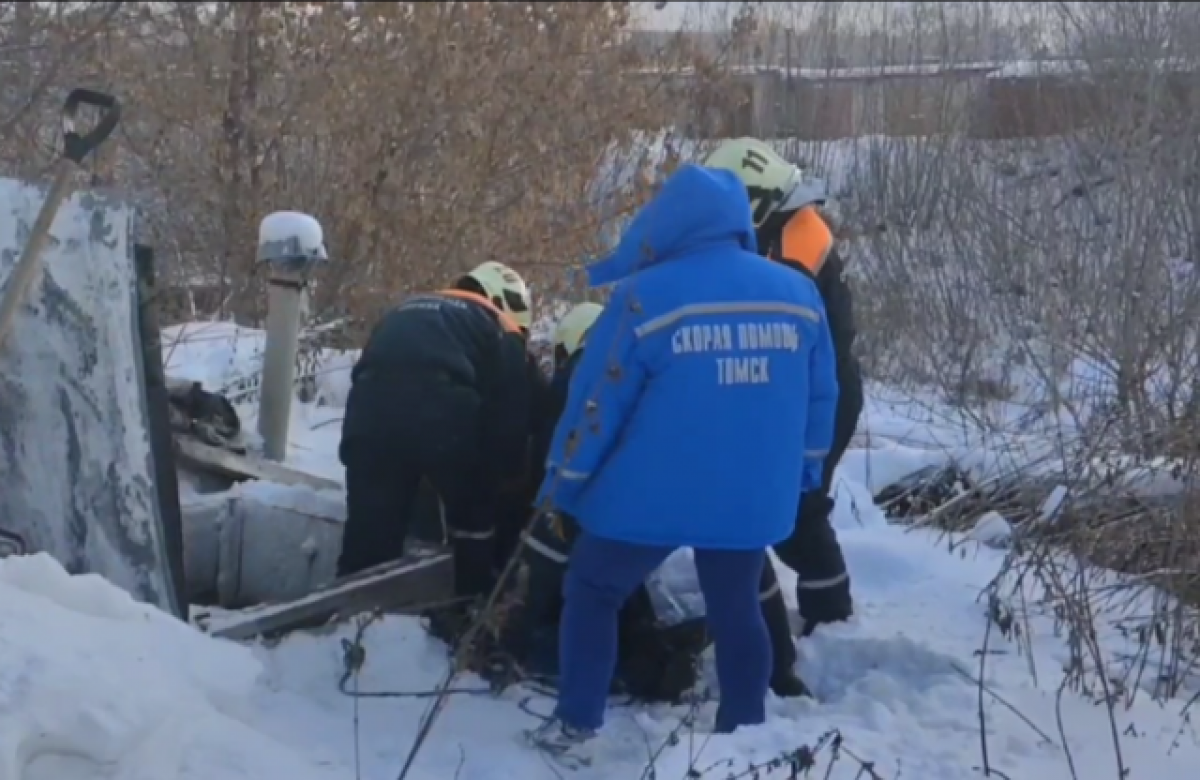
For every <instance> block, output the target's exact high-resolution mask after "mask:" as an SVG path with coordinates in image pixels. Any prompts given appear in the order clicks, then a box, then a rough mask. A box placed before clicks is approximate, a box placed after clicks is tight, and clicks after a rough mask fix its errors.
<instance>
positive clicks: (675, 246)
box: [587, 165, 758, 287]
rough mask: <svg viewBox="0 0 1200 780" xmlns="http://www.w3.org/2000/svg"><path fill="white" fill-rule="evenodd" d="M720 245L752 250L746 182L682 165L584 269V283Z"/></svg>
mask: <svg viewBox="0 0 1200 780" xmlns="http://www.w3.org/2000/svg"><path fill="white" fill-rule="evenodd" d="M720 244H736V245H737V246H739V247H740V248H742V249H744V250H746V251H747V252H752V253H753V252H757V251H758V247H757V244H756V243H755V240H754V219H753V216H752V215H751V213H750V199H749V197H748V196H747V195H746V185H745V184H742V182H741V180H740V179H738V177H737V176H734V175H733V174H732V173H730V172H729V171H722V170H716V169H713V168H702V167H700V166H699V165H684V166H683V167H681V168H680V169H679V170H677V171H676V172H675V173H674V175H672V176H671V178H669V179H667V180H666V182H664V183H663V186H662V189H661V190H659V191H658V194H657V195H655V196H654V198H653V199H651V200H650V202H649V203H647V204H646V205H645V206H642V209H641V211H639V212H638V214H637V216H636V217H634V219H633V222H632V223H630V225H629V229H628V230H626V231H625V235H624V236H622V237H621V243H620V244H619V245H618V246H617V250H616V251H615V252H613V253H612V254H611V255H609V256H608V257H606V258H605V259H603V260H600V261H598V262H596V263H593V264H591V265H589V266H588V267H587V274H588V286H590V287H599V286H601V285H605V284H611V283H613V282H617V281H620V280H621V279H624V278H625V277H627V276H629V275H630V274H632V273H634V272H635V271H640V270H642V269H644V268H647V267H649V266H652V265H656V264H658V263H663V262H668V261H670V260H674V259H677V258H679V257H682V256H684V255H687V254H689V253H693V252H696V251H697V250H702V249H706V248H709V247H712V246H717V245H720Z"/></svg>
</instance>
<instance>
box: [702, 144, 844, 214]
mask: <svg viewBox="0 0 1200 780" xmlns="http://www.w3.org/2000/svg"><path fill="white" fill-rule="evenodd" d="M704 165H705V167H707V168H720V169H722V170H726V171H729V172H730V173H732V174H734V175H735V176H737V177H738V178H739V179H741V180H742V182H743V183H744V184H745V185H746V190H747V192H748V194H749V195H750V208H752V209H753V210H754V226H755V227H761V226H762V224H763V223H764V222H766V221H767V217H769V216H771V215H772V214H774V213H776V212H781V211H782V212H788V211H797V210H799V209H802V208H804V207H805V206H811V205H814V204H817V205H820V204H822V203H824V202H825V200H826V197H827V195H826V193H827V191H828V186H827V185H826V184H825V181H824V180H823V179H819V178H816V177H814V176H808V175H807V174H805V173H804V171H802V170H801V169H800V168H799V167H798V166H795V165H792V164H791V163H790V162H788V161H787V160H785V159H783V158H782V157H780V156H779V154H778V153H777V152H776V151H775V150H774V149H772V148H771V147H770V146H768V145H767V144H765V143H763V142H762V141H759V140H758V139H757V138H734V139H732V140H729V141H723V142H722V143H721V145H720V146H718V147H717V148H716V149H714V150H713V152H712V154H710V155H709V156H708V159H706V160H705V161H704Z"/></svg>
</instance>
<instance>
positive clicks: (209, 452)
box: [175, 436, 342, 493]
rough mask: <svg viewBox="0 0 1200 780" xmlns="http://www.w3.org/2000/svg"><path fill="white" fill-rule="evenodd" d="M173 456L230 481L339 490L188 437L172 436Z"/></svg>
mask: <svg viewBox="0 0 1200 780" xmlns="http://www.w3.org/2000/svg"><path fill="white" fill-rule="evenodd" d="M175 454H176V457H177V460H178V462H179V464H180V465H181V466H184V467H187V468H192V469H196V470H200V471H208V472H212V473H215V474H220V475H221V476H224V477H228V478H230V479H233V480H237V481H239V482H240V481H243V480H247V479H261V480H263V481H264V482H275V483H278V484H282V485H305V486H307V487H311V488H315V489H317V490H336V491H338V492H339V493H340V492H341V491H342V483H340V482H338V481H336V480H332V479H328V478H326V477H318V476H317V475H315V474H308V473H306V472H303V471H298V470H297V469H294V468H291V467H290V466H285V465H283V464H282V463H275V462H274V461H269V460H265V459H263V458H258V457H255V456H253V455H239V454H238V453H236V452H230V451H229V450H224V449H221V448H220V447H214V446H212V445H211V444H205V443H204V442H202V441H198V440H197V439H194V438H192V437H190V436H176V437H175Z"/></svg>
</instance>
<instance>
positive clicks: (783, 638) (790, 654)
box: [759, 561, 812, 699]
mask: <svg viewBox="0 0 1200 780" xmlns="http://www.w3.org/2000/svg"><path fill="white" fill-rule="evenodd" d="M759 601H761V602H762V610H763V619H764V620H766V622H767V633H768V634H769V635H770V637H771V658H772V666H771V691H772V692H773V693H774V694H775V695H776V696H779V697H781V698H785V699H792V698H797V697H800V696H811V695H812V694H811V693H810V692H809V690H808V686H806V685H805V684H804V681H803V680H801V679H800V677H799V676H798V675H797V674H796V643H795V641H794V640H793V639H792V630H791V626H790V625H789V624H788V613H787V604H786V603H785V602H784V600H783V592H782V591H781V590H780V589H779V581H778V580H777V579H776V578H775V570H774V569H773V568H772V567H771V564H770V562H769V561H768V563H767V565H766V567H765V568H764V569H763V578H762V581H761V583H760V585H759Z"/></svg>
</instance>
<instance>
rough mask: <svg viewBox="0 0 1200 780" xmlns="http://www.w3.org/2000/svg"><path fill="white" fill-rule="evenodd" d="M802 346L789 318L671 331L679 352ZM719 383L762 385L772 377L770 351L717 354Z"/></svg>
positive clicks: (676, 350)
mask: <svg viewBox="0 0 1200 780" xmlns="http://www.w3.org/2000/svg"><path fill="white" fill-rule="evenodd" d="M798 349H800V333H799V329H798V328H797V327H796V326H795V325H794V324H792V323H789V322H761V321H758V322H739V323H736V324H728V325H726V324H720V325H684V326H681V327H679V328H677V329H676V330H675V332H674V333H673V334H671V351H672V352H673V353H675V354H676V355H693V354H696V353H701V352H705V353H708V352H732V353H737V352H765V351H774V350H784V351H787V352H795V351H797V350H798ZM714 358H715V363H716V369H717V384H719V385H747V384H749V385H760V384H766V383H767V382H770V381H771V365H770V358H769V356H767V355H740V356H739V355H731V356H722V357H716V356H714Z"/></svg>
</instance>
